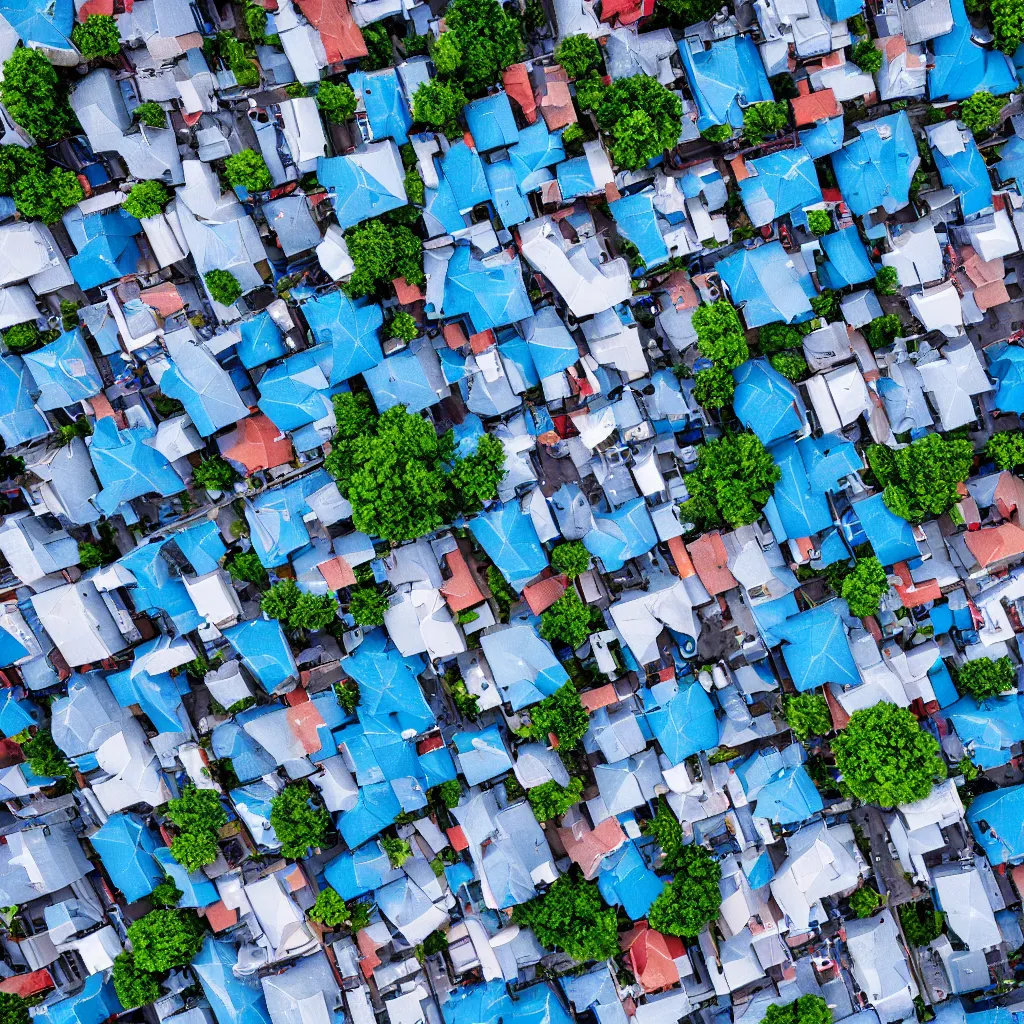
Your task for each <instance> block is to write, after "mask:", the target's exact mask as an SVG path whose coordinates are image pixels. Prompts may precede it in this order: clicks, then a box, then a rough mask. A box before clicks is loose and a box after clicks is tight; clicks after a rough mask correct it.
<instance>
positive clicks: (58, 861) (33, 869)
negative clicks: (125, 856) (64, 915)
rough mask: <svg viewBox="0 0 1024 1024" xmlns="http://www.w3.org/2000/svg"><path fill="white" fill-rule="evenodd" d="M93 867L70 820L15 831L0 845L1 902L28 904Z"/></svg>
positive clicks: (61, 887) (3, 903)
mask: <svg viewBox="0 0 1024 1024" xmlns="http://www.w3.org/2000/svg"><path fill="white" fill-rule="evenodd" d="M91 870H92V865H91V864H90V863H89V861H88V860H87V859H86V856H85V854H84V853H83V852H82V846H81V844H80V843H79V841H78V837H77V836H76V835H75V832H74V830H73V829H72V827H71V825H70V824H68V823H67V822H63V821H62V822H55V823H54V824H51V825H41V826H39V827H38V828H27V829H24V830H23V831H21V832H15V833H12V834H10V835H8V837H7V842H6V844H4V845H3V846H0V904H2V905H4V906H12V905H14V904H20V903H28V902H29V901H30V900H34V899H37V898H38V897H39V896H45V895H46V894H47V893H51V892H56V891H57V890H58V889H63V888H64V886H66V885H70V884H71V883H72V882H77V881H78V879H80V878H84V877H85V875H87V874H88V873H89V872H90V871H91Z"/></svg>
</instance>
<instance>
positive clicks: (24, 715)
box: [0, 630, 40, 737]
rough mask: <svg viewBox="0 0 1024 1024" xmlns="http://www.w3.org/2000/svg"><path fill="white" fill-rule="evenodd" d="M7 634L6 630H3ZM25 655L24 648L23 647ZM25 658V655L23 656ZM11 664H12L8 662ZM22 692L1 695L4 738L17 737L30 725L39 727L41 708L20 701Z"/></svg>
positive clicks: (0, 726) (6, 691)
mask: <svg viewBox="0 0 1024 1024" xmlns="http://www.w3.org/2000/svg"><path fill="white" fill-rule="evenodd" d="M3 632H4V633H7V631H6V630H3ZM7 636H8V637H10V639H11V640H12V641H13V642H14V643H16V644H18V647H21V644H20V643H18V641H17V640H15V639H14V637H12V636H11V635H10V633H7ZM21 649H22V651H24V652H25V654H28V651H25V648H24V647H21ZM22 657H24V655H22ZM7 664H10V662H7ZM19 692H22V691H21V688H20V687H19V688H18V689H14V688H13V687H10V688H5V689H4V691H3V693H2V694H0V733H2V734H3V735H4V736H7V737H10V736H17V735H18V733H19V732H22V731H23V730H24V729H27V728H28V727H29V726H30V725H37V724H38V720H39V718H40V713H39V708H38V706H37V705H35V704H33V703H32V702H31V701H28V700H20V699H19V698H18V697H17V696H16V694H18V693H19Z"/></svg>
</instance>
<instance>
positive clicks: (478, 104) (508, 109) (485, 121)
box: [463, 92, 519, 153]
mask: <svg viewBox="0 0 1024 1024" xmlns="http://www.w3.org/2000/svg"><path fill="white" fill-rule="evenodd" d="M463 113H464V114H465V117H466V123H467V124H468V125H469V131H470V134H471V135H472V136H473V142H474V143H475V144H476V148H477V150H479V152H481V153H486V152H487V151H488V150H490V149H498V148H500V147H502V146H513V145H515V143H517V142H518V141H519V129H518V128H517V127H516V119H515V117H514V116H513V114H512V105H511V104H510V103H509V101H508V96H507V95H506V94H505V93H503V92H497V93H494V94H492V95H490V96H484V97H482V98H481V99H478V100H473V102H472V103H468V104H467V105H466V106H465V107H464V108H463Z"/></svg>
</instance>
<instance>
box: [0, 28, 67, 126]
mask: <svg viewBox="0 0 1024 1024" xmlns="http://www.w3.org/2000/svg"><path fill="white" fill-rule="evenodd" d="M0 100H2V102H3V105H4V106H5V107H6V108H7V112H8V113H9V114H10V115H11V117H13V118H14V120H15V121H17V123H18V124H19V125H21V127H22V128H24V129H25V131H27V132H28V133H29V135H32V136H33V137H34V138H35V139H36V140H37V141H38V142H41V143H44V144H45V143H48V142H56V141H57V140H58V139H63V138H64V137H65V136H66V135H67V134H68V133H69V131H70V130H71V129H72V127H73V126H74V124H75V117H74V114H72V112H71V108H70V106H69V105H68V102H67V97H66V95H65V94H64V90H63V89H62V88H61V86H60V85H59V79H58V77H57V70H56V68H54V66H53V65H52V64H51V63H50V62H49V61H48V60H47V59H46V55H45V54H44V53H43V52H42V50H34V49H30V48H29V47H27V46H19V47H18V48H17V49H16V50H15V51H14V53H12V54H11V56H10V57H8V58H7V60H6V61H4V71H3V81H2V82H0Z"/></svg>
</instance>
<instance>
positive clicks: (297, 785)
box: [270, 782, 331, 860]
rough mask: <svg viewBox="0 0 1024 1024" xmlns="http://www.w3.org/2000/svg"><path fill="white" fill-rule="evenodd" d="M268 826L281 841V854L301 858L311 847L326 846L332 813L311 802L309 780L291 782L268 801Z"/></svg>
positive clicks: (295, 858) (293, 858) (294, 858)
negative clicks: (307, 781)
mask: <svg viewBox="0 0 1024 1024" xmlns="http://www.w3.org/2000/svg"><path fill="white" fill-rule="evenodd" d="M270 827H271V828H272V829H273V830H274V834H275V835H276V836H277V838H278V841H279V842H280V843H281V853H282V854H283V855H284V856H285V857H290V858H291V859H292V860H300V859H301V858H303V857H305V856H307V855H308V853H309V850H310V848H311V847H321V846H326V845H327V836H328V834H329V832H330V830H331V816H330V815H329V814H328V813H327V811H326V810H324V808H323V807H320V806H319V805H317V804H314V803H313V800H312V795H311V793H310V789H309V785H308V783H305V782H293V783H291V784H290V785H288V786H285V788H284V789H283V790H281V792H280V793H278V794H277V796H275V797H274V799H273V800H271V802H270Z"/></svg>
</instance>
